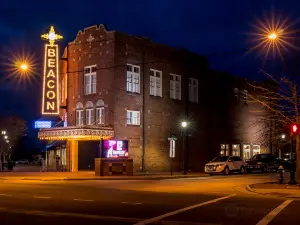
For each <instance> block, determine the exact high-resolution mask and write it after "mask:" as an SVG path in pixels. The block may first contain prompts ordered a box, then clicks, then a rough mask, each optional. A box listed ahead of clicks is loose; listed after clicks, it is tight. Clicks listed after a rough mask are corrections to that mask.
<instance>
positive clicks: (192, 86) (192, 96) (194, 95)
mask: <svg viewBox="0 0 300 225" xmlns="http://www.w3.org/2000/svg"><path fill="white" fill-rule="evenodd" d="M189 101H190V102H195V103H198V80H197V79H194V78H189Z"/></svg>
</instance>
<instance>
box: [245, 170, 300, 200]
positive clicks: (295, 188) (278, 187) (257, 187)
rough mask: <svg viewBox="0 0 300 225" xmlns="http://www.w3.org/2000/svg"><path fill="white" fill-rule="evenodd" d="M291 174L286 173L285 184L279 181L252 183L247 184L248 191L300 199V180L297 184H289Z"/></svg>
mask: <svg viewBox="0 0 300 225" xmlns="http://www.w3.org/2000/svg"><path fill="white" fill-rule="evenodd" d="M288 181H289V176H288V174H285V176H284V184H279V183H278V182H277V181H275V180H274V181H273V182H266V183H258V184H251V185H248V186H246V190H247V191H248V192H252V193H256V194H261V195H266V196H276V197H286V198H299V199H300V182H298V184H297V185H289V184H288Z"/></svg>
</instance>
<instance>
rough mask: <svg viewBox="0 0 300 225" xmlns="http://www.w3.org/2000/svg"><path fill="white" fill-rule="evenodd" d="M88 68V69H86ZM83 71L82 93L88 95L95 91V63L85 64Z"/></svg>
mask: <svg viewBox="0 0 300 225" xmlns="http://www.w3.org/2000/svg"><path fill="white" fill-rule="evenodd" d="M87 70H89V71H87ZM83 73H84V75H83V76H84V94H85V95H90V94H95V93H96V88H97V86H96V84H97V65H92V66H86V67H84V69H83Z"/></svg>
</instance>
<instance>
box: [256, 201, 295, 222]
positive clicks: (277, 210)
mask: <svg viewBox="0 0 300 225" xmlns="http://www.w3.org/2000/svg"><path fill="white" fill-rule="evenodd" d="M292 201H293V200H286V201H285V202H283V203H282V204H281V205H279V206H278V207H277V208H275V209H274V210H273V211H271V212H270V213H269V214H268V215H266V216H265V217H264V218H262V219H261V221H259V222H258V223H257V224H256V225H267V224H269V223H270V222H271V220H273V219H274V218H275V216H277V215H278V214H279V213H280V212H281V210H283V209H284V208H285V207H287V206H288V205H289V204H290V203H291V202H292Z"/></svg>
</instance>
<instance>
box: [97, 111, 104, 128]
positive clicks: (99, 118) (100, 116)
mask: <svg viewBox="0 0 300 225" xmlns="http://www.w3.org/2000/svg"><path fill="white" fill-rule="evenodd" d="M104 118H105V116H104V107H100V108H96V122H97V124H104Z"/></svg>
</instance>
